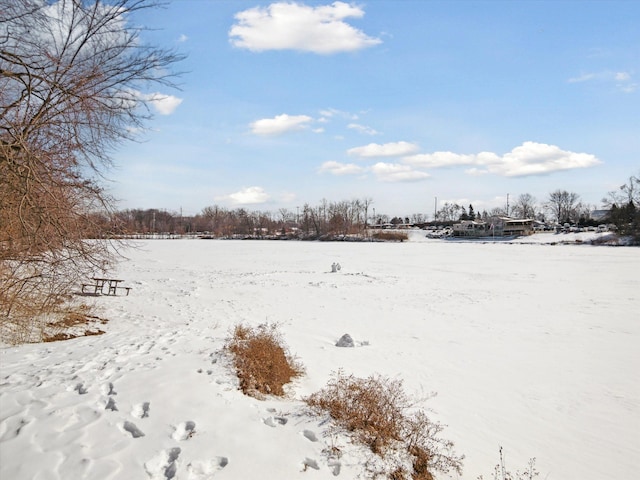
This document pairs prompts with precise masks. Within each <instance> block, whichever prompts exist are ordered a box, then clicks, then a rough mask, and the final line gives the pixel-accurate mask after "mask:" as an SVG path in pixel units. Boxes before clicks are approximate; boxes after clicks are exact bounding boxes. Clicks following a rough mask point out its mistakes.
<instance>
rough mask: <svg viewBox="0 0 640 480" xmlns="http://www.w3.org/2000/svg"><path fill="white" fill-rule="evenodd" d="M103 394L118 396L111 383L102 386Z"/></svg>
mask: <svg viewBox="0 0 640 480" xmlns="http://www.w3.org/2000/svg"><path fill="white" fill-rule="evenodd" d="M102 393H104V394H105V395H117V394H118V392H116V391H115V389H114V388H113V383H111V382H109V383H107V384H105V385H103V386H102Z"/></svg>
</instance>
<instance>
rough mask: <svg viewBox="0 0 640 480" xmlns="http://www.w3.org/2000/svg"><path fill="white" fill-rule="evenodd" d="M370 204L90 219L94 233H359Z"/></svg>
mask: <svg viewBox="0 0 640 480" xmlns="http://www.w3.org/2000/svg"><path fill="white" fill-rule="evenodd" d="M371 203H372V201H371V199H363V200H359V199H357V200H350V201H346V200H345V201H340V202H329V201H327V200H322V202H321V203H320V204H319V205H315V206H313V205H310V204H304V205H303V206H302V207H301V208H296V210H295V211H292V210H289V209H287V208H281V209H279V210H278V211H277V212H276V213H273V212H264V211H258V210H253V211H252V210H247V209H245V208H236V209H227V208H225V207H221V206H218V205H213V206H208V207H206V208H204V209H203V210H202V211H201V212H200V213H198V214H197V215H194V216H183V215H181V214H179V213H176V212H168V211H166V210H158V209H146V210H142V209H131V210H122V211H118V212H115V213H112V214H109V215H107V214H103V213H100V214H95V220H94V222H93V223H94V224H95V225H101V227H100V228H97V229H96V230H97V231H101V232H102V234H105V233H106V234H108V235H134V234H155V233H158V234H163V233H164V234H178V235H184V234H190V233H200V234H205V235H210V236H212V237H234V236H255V237H266V236H273V235H286V236H288V237H290V238H300V237H301V238H321V237H325V236H339V235H354V234H362V233H365V232H366V230H367V228H368V227H369V226H370V224H371V222H372V218H371V217H370V211H369V210H370V205H371ZM388 220H389V218H388V217H387V216H386V215H381V216H379V217H378V219H377V222H378V223H379V224H382V223H383V222H386V221H388ZM395 220H397V219H395ZM407 220H408V219H407ZM401 223H402V220H401Z"/></svg>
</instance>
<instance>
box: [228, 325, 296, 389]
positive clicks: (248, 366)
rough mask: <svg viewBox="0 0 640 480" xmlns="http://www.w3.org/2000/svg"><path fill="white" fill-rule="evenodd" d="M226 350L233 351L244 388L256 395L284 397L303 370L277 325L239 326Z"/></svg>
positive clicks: (239, 377)
mask: <svg viewBox="0 0 640 480" xmlns="http://www.w3.org/2000/svg"><path fill="white" fill-rule="evenodd" d="M225 349H226V350H228V351H229V352H230V353H231V356H232V359H233V364H234V366H235V369H236V375H237V376H238V379H239V380H240V389H241V390H242V392H243V393H245V394H247V395H251V396H253V397H258V398H259V397H260V396H262V395H276V396H284V394H285V392H284V386H285V385H286V384H288V383H289V382H291V380H293V379H294V378H296V377H299V376H301V375H302V373H303V367H302V365H301V364H300V363H299V362H297V361H296V360H295V359H294V358H293V357H292V356H291V355H290V354H289V352H288V350H287V348H286V346H285V345H284V342H283V340H282V337H281V335H280V333H279V331H278V327H277V325H275V324H272V325H269V324H262V325H259V326H257V327H255V328H253V327H248V326H245V325H236V326H235V328H234V330H233V332H232V334H231V337H230V338H229V339H228V340H227V343H226V344H225Z"/></svg>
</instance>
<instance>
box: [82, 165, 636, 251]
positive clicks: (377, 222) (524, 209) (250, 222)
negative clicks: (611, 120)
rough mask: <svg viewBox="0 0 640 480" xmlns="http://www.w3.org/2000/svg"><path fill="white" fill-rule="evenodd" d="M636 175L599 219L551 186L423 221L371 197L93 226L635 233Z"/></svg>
mask: <svg viewBox="0 0 640 480" xmlns="http://www.w3.org/2000/svg"><path fill="white" fill-rule="evenodd" d="M639 178H640V176H632V177H630V178H629V180H628V182H627V183H625V184H624V185H623V186H621V187H620V189H619V190H616V191H613V192H609V193H608V194H607V196H606V197H605V198H604V199H603V201H602V202H603V204H604V205H605V206H606V207H607V210H609V213H608V214H607V215H606V216H604V217H603V218H599V219H594V218H592V216H591V213H592V211H593V210H595V207H594V206H593V205H588V204H586V203H583V202H582V201H581V200H580V196H579V195H578V194H577V193H574V192H569V191H566V190H555V191H553V192H550V193H549V196H548V198H547V199H546V200H545V201H543V202H538V201H537V200H536V198H535V197H534V196H533V195H531V194H528V193H524V194H521V195H519V196H518V197H516V199H515V201H514V202H513V204H512V205H505V207H497V208H493V209H491V210H490V211H487V210H483V211H481V212H480V211H476V210H475V208H474V207H473V205H472V204H470V205H468V206H466V207H465V206H463V205H459V204H457V203H449V202H446V203H444V204H443V205H442V206H441V207H440V209H439V210H437V211H436V212H435V218H433V219H431V221H428V218H427V215H425V214H422V213H414V214H411V215H410V216H393V217H392V216H389V215H387V214H376V212H375V208H373V200H372V199H371V198H363V199H354V200H343V201H339V202H330V201H328V200H326V199H323V200H321V201H320V203H319V204H317V205H311V204H309V203H305V204H304V205H302V206H301V207H296V209H295V211H293V210H289V209H287V208H280V209H279V210H278V211H277V212H275V213H274V212H269V211H267V212H265V211H259V210H248V209H246V208H235V209H229V208H225V207H221V206H218V205H212V206H208V207H205V208H204V209H203V210H202V211H201V212H200V213H198V214H196V215H192V216H183V215H182V214H179V213H175V212H168V211H166V210H158V209H146V210H143V209H133V210H122V211H119V212H116V213H114V214H110V215H102V214H98V215H97V216H98V217H99V218H98V219H96V221H95V222H94V224H101V225H102V228H101V229H100V230H101V231H102V232H103V233H105V232H106V233H107V234H116V235H118V234H133V233H137V234H161V233H165V234H180V235H182V234H189V233H196V232H198V233H202V234H207V235H210V236H212V237H227V238H229V237H237V236H246V237H255V238H264V237H268V236H274V235H278V236H286V237H287V238H304V239H318V238H321V239H322V238H326V239H331V238H335V237H342V236H346V235H359V234H361V235H366V234H367V232H368V230H369V229H370V228H381V227H401V226H404V225H418V226H425V225H450V224H452V223H454V222H459V221H461V220H477V221H486V220H489V219H490V218H491V217H496V216H497V217H512V218H530V219H534V220H537V221H540V222H543V223H547V224H554V223H557V224H561V225H562V224H565V223H570V224H572V225H579V226H588V225H597V224H599V223H609V224H614V225H615V226H616V228H617V230H618V231H619V233H621V234H624V235H638V230H639V227H638V224H639V220H638V214H639V210H638V208H636V205H638V203H639V202H640V198H639V196H640V186H639Z"/></svg>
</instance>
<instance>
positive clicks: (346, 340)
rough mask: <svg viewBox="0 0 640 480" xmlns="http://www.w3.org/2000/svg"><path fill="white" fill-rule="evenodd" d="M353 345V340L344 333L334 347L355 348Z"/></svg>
mask: <svg viewBox="0 0 640 480" xmlns="http://www.w3.org/2000/svg"><path fill="white" fill-rule="evenodd" d="M355 346H356V345H355V343H353V338H351V335H349V334H348V333H345V334H344V335H343V336H341V337H340V340H338V341H337V342H336V347H355Z"/></svg>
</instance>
